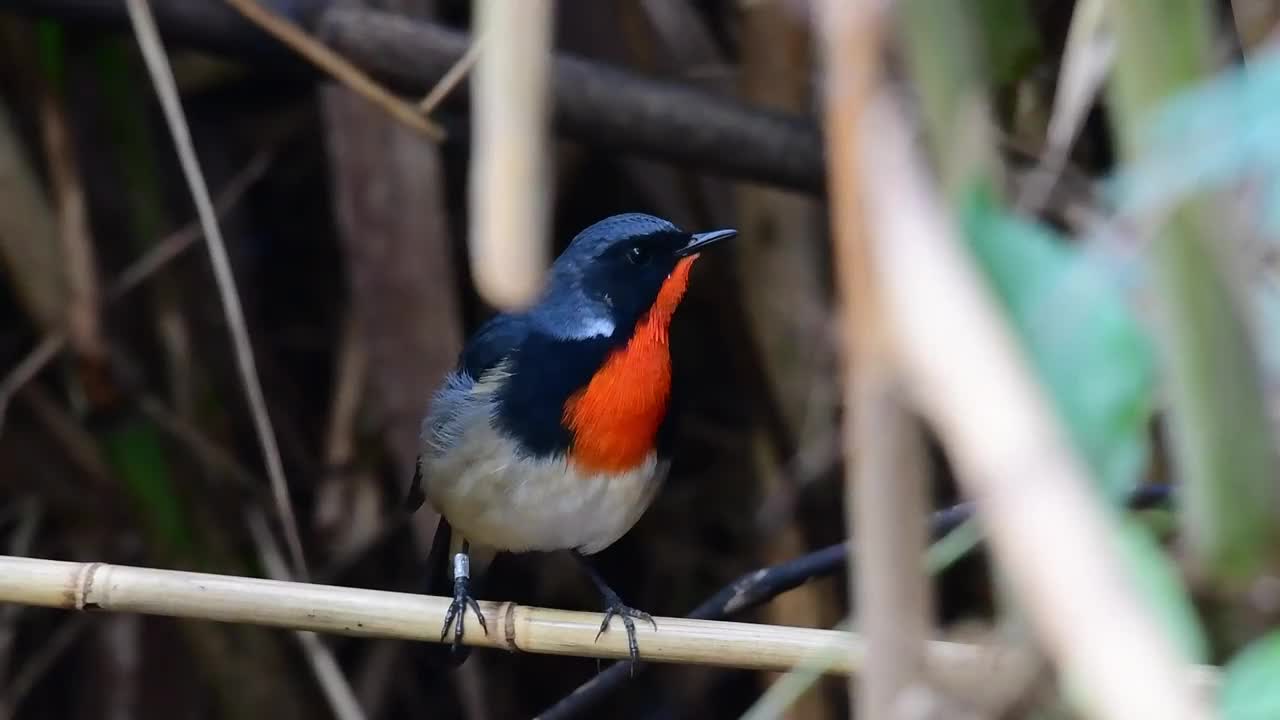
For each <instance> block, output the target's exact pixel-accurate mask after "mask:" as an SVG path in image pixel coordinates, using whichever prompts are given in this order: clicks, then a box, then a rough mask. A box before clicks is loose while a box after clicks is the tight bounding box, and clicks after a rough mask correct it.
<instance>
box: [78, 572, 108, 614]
mask: <svg viewBox="0 0 1280 720" xmlns="http://www.w3.org/2000/svg"><path fill="white" fill-rule="evenodd" d="M104 565H106V563H100V562H91V563H86V564H84V565H81V566H80V571H79V572H77V573H76V574H75V577H74V578H73V580H72V582H73V585H72V588H71V598H72V600H73V601H74V603H75V606H76V609H77V610H101V609H102V606H101V605H100V604H98V603H96V602H92V601H90V600H89V595H90V593H92V592H93V580H94V578H95V577H96V576H97V574H98V569H99V568H101V567H103V566H104Z"/></svg>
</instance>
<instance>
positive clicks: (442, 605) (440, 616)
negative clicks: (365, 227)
mask: <svg viewBox="0 0 1280 720" xmlns="http://www.w3.org/2000/svg"><path fill="white" fill-rule="evenodd" d="M0 602H15V603H22V604H25V605H37V606H43V607H52V608H61V609H64V610H92V611H99V610H107V611H115V612H135V613H146V614H152V615H166V616H170V617H181V618H190V619H195V620H215V621H220V622H234V623H246V624H253V625H267V626H273V627H282V628H293V629H298V630H311V631H315V632H323V633H335V634H340V635H354V636H365V637H384V638H401V639H408V640H427V641H430V642H439V640H440V627H441V623H442V622H443V620H444V613H445V610H446V609H447V608H448V606H449V602H450V599H449V598H445V597H438V596H434V595H417V594H410V593H396V592H387V591H382V590H366V589H360V588H347V587H337V586H333V585H317V584H309V583H297V582H283V581H278V580H265V579H261V578H247V577H237V576H233V575H213V574H207V573H193V572H181V571H176V570H155V569H150V568H139V567H131V566H127V565H109V564H106V563H78V562H64V561H58V560H41V559H33V558H22V557H13V556H8V555H3V556H0ZM480 608H481V610H483V611H484V615H485V620H486V623H487V624H488V627H489V634H488V635H487V636H486V635H485V634H483V633H482V632H480V628H479V624H478V623H476V622H475V619H474V617H472V616H469V617H468V623H467V633H466V638H465V639H466V642H467V643H469V644H472V645H476V646H479V647H492V648H502V649H505V650H510V651H523V652H532V653H545V654H552V655H577V656H584V657H597V658H625V657H626V656H627V644H626V636H625V634H624V633H622V632H621V623H619V622H617V621H616V620H615V624H617V628H614V625H612V624H611V625H610V631H609V632H606V633H604V634H603V635H601V636H600V639H599V642H597V641H596V632H597V631H598V630H599V627H600V621H601V620H602V619H603V618H602V616H601V615H600V614H598V613H587V612H570V611H564V610H551V609H547V608H536V607H528V606H524V605H516V604H514V603H509V602H508V603H499V602H485V601H481V602H480ZM656 622H657V624H658V630H657V631H656V632H655V631H654V630H653V629H652V628H651V627H649V625H648V624H647V623H637V624H636V632H637V633H638V634H639V644H640V656H641V658H642V659H644V660H649V661H657V662H669V663H690V664H698V665H716V666H720V667H731V668H742V669H755V670H786V669H789V668H791V667H793V666H796V665H799V664H803V663H805V661H806V660H810V659H813V658H816V657H818V656H821V655H824V654H829V653H825V652H824V651H826V650H828V649H830V648H832V647H839V644H840V643H848V642H855V643H856V642H859V640H858V638H857V636H855V635H852V634H851V633H848V632H841V631H836V630H816V629H810V628H794V627H778V626H772V625H758V624H751V623H738V622H723V621H710V620H689V619H685V618H669V617H659V618H656ZM930 655H931V658H932V659H933V661H934V662H935V663H936V664H937V665H938V667H939V670H941V671H943V672H945V671H947V670H953V671H961V670H963V671H964V672H966V673H972V672H973V671H974V668H975V664H977V663H984V664H993V663H996V664H998V663H1005V662H1009V663H1011V662H1025V658H1023V657H1020V656H1019V657H1015V656H1014V655H1013V654H1011V653H1009V652H1007V651H1006V652H999V651H996V650H994V649H992V648H984V647H982V646H978V645H966V644H962V643H952V642H940V641H939V642H932V643H930ZM856 670H857V668H856V667H853V665H852V663H851V659H850V656H849V655H848V654H846V653H836V654H835V655H834V664H832V665H831V666H830V668H829V672H831V673H837V674H848V673H850V672H853V671H856ZM998 671H999V667H998V666H997V665H991V666H990V667H989V668H986V669H984V672H998Z"/></svg>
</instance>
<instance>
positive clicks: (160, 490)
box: [103, 422, 193, 553]
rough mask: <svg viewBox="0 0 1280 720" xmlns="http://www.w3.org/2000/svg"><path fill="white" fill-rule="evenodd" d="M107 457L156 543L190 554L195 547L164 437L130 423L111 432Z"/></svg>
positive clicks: (172, 550) (170, 549)
mask: <svg viewBox="0 0 1280 720" xmlns="http://www.w3.org/2000/svg"><path fill="white" fill-rule="evenodd" d="M103 442H104V446H105V448H106V453H107V457H108V458H109V460H110V462H111V464H112V466H113V467H114V469H115V470H116V472H117V473H118V474H119V475H120V478H121V479H122V480H123V481H124V484H125V487H126V489H127V490H128V491H129V494H130V495H131V496H132V499H133V502H134V505H135V507H136V508H137V509H138V512H139V514H140V516H141V519H142V521H143V522H144V523H145V524H146V526H147V528H148V531H149V535H150V537H151V540H152V542H156V543H160V544H162V545H163V549H164V550H166V551H169V552H177V553H188V552H190V551H191V550H192V548H193V543H192V538H191V534H190V532H189V529H188V526H187V519H186V513H185V512H184V511H183V508H182V501H181V500H180V499H179V497H178V495H177V491H176V488H174V486H173V482H172V474H171V473H170V472H169V463H168V461H167V459H166V456H165V450H164V447H163V445H162V443H161V440H160V437H159V435H158V433H157V432H156V431H155V429H154V428H152V427H151V426H149V425H147V424H145V423H141V422H129V423H127V424H125V425H123V426H121V427H119V428H116V429H113V430H110V431H108V433H107V434H106V435H105V436H104V438H103Z"/></svg>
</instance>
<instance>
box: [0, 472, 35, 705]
mask: <svg viewBox="0 0 1280 720" xmlns="http://www.w3.org/2000/svg"><path fill="white" fill-rule="evenodd" d="M13 507H14V508H15V509H16V510H17V511H18V513H19V516H18V524H17V527H15V528H14V529H13V536H12V537H11V538H10V539H9V550H8V551H9V554H10V555H18V556H22V555H27V554H30V552H31V544H32V543H33V542H34V541H35V537H36V531H37V529H38V528H39V527H40V514H41V506H40V500H39V499H38V498H36V497H34V496H29V497H26V498H23V499H22V500H21V501H19V502H16V503H14V504H13ZM21 614H22V606H21V605H5V606H4V607H2V608H0V678H7V677H9V664H10V660H12V658H13V641H14V640H15V639H16V638H17V636H18V616H19V615H21ZM7 707H8V706H7V703H5V702H4V700H3V699H2V698H0V709H7Z"/></svg>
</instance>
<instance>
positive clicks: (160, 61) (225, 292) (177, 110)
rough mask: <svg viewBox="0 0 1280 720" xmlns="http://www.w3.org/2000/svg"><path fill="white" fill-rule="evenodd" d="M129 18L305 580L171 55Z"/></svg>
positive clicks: (144, 9)
mask: <svg viewBox="0 0 1280 720" xmlns="http://www.w3.org/2000/svg"><path fill="white" fill-rule="evenodd" d="M129 18H130V20H131V21H132V23H133V28H134V32H135V34H136V35H137V38H138V45H139V46H140V47H141V49H142V55H143V58H144V59H145V60H146V63H147V68H148V70H149V71H150V73H151V79H152V81H153V83H154V84H155V88H156V93H157V94H158V95H159V97H160V104H161V106H162V107H163V108H164V112H165V118H166V120H167V122H168V124H169V130H170V132H171V133H172V134H173V139H174V144H175V145H176V146H177V150H178V158H179V160H180V161H181V164H182V170H183V174H184V175H186V178H187V184H188V185H189V186H190V189H191V194H192V197H193V198H194V200H195V204H196V210H197V212H198V214H199V216H200V225H201V227H203V228H204V235H205V238H206V242H205V246H206V247H207V248H208V249H209V260H210V262H211V263H212V265H213V273H214V277H215V278H216V279H217V284H218V293H219V294H220V295H221V296H222V305H223V309H224V310H225V312H226V317H227V325H228V327H229V328H230V330H231V338H232V344H233V345H234V347H235V355H236V362H237V364H238V365H239V369H240V375H241V380H242V384H243V386H244V392H245V395H246V396H247V398H248V401H249V407H250V409H251V411H252V415H253V421H254V426H255V429H256V430H257V434H258V441H259V442H260V443H261V444H262V454H263V456H264V458H265V460H266V465H267V475H268V477H269V478H270V479H271V490H272V493H273V494H274V496H275V502H276V511H277V512H278V513H279V515H280V522H281V524H282V525H283V526H284V533H285V538H286V540H287V542H288V546H289V552H290V554H291V555H292V559H293V564H294V574H295V575H296V576H297V577H299V578H302V579H306V577H307V564H306V557H305V555H303V552H302V538H301V536H300V535H299V534H298V523H297V520H295V519H294V514H293V506H292V505H291V504H290V502H289V486H288V483H287V481H286V480H285V476H284V464H283V462H282V461H281V459H280V450H279V448H278V447H277V446H276V437H275V431H274V429H273V428H272V427H271V418H270V416H269V415H268V413H267V403H266V400H265V398H264V397H263V394H262V384H261V382H260V381H259V379H258V370H257V367H256V366H255V364H254V360H253V347H252V344H251V343H250V340H249V329H248V327H247V326H246V324H245V320H244V311H243V310H242V309H241V307H240V297H239V295H238V294H237V291H236V284H235V275H234V274H233V272H232V270H231V260H230V258H228V257H227V247H226V244H225V243H224V242H223V240H222V231H221V230H220V229H219V227H218V219H217V217H216V215H215V214H214V209H213V203H212V202H211V201H210V199H209V189H208V187H206V186H205V181H204V174H203V173H202V172H201V170H200V160H199V159H198V158H197V157H196V151H195V145H194V144H193V143H192V141H191V131H190V129H189V128H188V127H187V122H186V118H185V117H184V115H183V112H182V105H181V101H180V100H179V99H178V88H177V85H176V84H175V82H174V79H173V71H172V69H171V68H170V67H169V59H168V57H167V56H166V55H165V52H164V46H163V45H162V44H161V41H160V34H159V31H158V30H157V29H156V25H155V18H154V17H152V15H151V8H150V7H149V6H148V5H147V0H129Z"/></svg>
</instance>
